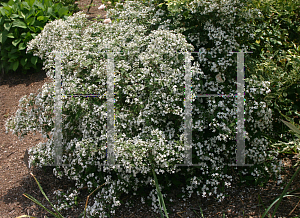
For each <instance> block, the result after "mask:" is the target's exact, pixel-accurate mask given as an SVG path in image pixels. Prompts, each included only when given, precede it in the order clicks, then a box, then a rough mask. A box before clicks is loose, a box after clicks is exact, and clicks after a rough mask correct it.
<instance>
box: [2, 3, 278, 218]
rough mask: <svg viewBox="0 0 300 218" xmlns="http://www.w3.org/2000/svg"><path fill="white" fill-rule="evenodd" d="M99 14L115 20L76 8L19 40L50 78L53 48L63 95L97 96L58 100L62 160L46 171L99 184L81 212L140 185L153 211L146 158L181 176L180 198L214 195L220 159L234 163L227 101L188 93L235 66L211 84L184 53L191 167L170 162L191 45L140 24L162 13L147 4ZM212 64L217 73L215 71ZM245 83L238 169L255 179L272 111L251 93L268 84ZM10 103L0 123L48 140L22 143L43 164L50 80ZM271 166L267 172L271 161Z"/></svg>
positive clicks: (100, 211) (210, 89) (110, 204)
mask: <svg viewBox="0 0 300 218" xmlns="http://www.w3.org/2000/svg"><path fill="white" fill-rule="evenodd" d="M109 12H110V13H109V14H110V15H111V16H112V17H113V16H115V17H118V22H112V23H111V24H110V25H104V24H103V23H90V22H89V21H88V20H87V19H86V17H85V16H86V15H85V14H83V13H81V12H79V13H76V14H74V15H73V16H72V17H69V18H68V19H67V20H66V21H62V20H56V21H53V22H51V23H48V24H47V25H46V26H45V27H44V30H43V31H42V32H41V34H39V35H38V36H37V37H36V38H35V39H34V40H32V41H31V42H30V43H28V51H33V52H34V53H35V55H37V56H39V57H41V58H42V59H44V60H45V62H44V69H45V70H47V76H48V77H50V78H52V79H54V78H55V76H54V75H55V70H54V69H55V53H54V52H53V51H61V52H63V55H62V56H61V57H60V58H61V66H62V67H61V73H62V80H63V83H62V89H63V93H64V95H71V94H75V93H76V94H77V93H82V94H95V93H96V94H98V95H99V96H98V97H96V98H95V97H91V98H84V97H73V98H69V97H64V98H62V111H63V114H62V115H63V116H62V118H63V129H62V134H63V141H62V145H63V151H64V152H63V155H62V160H63V164H67V165H65V166H60V167H56V168H55V170H54V174H55V175H56V176H57V177H59V178H60V177H61V176H62V175H65V176H67V177H68V178H69V179H71V180H74V181H76V184H75V186H76V188H77V189H80V188H83V187H84V186H87V187H88V189H89V190H90V191H92V190H93V189H95V188H96V187H97V186H98V185H101V184H103V183H104V182H106V185H105V186H103V189H101V191H99V192H98V193H97V194H95V197H94V199H95V200H94V201H93V205H89V206H88V208H87V211H88V213H89V214H90V216H91V217H105V216H107V215H108V214H114V211H115V208H116V207H117V206H119V205H120V202H119V199H118V197H117V196H118V194H119V193H128V192H129V191H132V192H133V194H136V193H137V192H138V190H139V189H140V188H141V187H144V186H151V187H152V188H153V189H152V191H151V192H150V194H149V199H150V200H151V199H152V202H153V203H152V204H153V206H152V208H153V210H154V211H156V212H157V211H158V210H159V208H158V207H157V201H158V199H157V198H156V196H155V185H154V183H153V179H152V172H151V164H153V165H154V167H155V172H156V174H158V179H159V178H164V176H166V175H171V176H172V175H175V174H178V175H179V177H180V176H183V177H184V178H187V184H186V188H184V187H182V188H183V193H186V191H185V190H187V191H188V192H187V194H188V196H184V199H186V197H190V196H191V194H192V193H193V192H194V190H196V191H197V194H198V195H201V194H202V195H203V196H206V193H208V195H212V194H214V195H216V196H217V197H218V198H219V199H220V200H222V199H223V198H224V195H223V194H222V193H221V192H220V191H219V190H218V187H220V186H221V183H223V184H225V186H228V185H230V184H231V182H232V181H233V179H234V178H232V176H231V175H230V173H229V172H228V171H227V170H226V169H227V167H226V166H225V165H226V164H232V163H234V161H235V146H236V128H235V127H236V122H237V121H236V103H235V100H234V99H235V98H226V97H208V98H199V99H198V98H196V95H197V94H201V93H202V94H203V93H204V94H211V93H217V94H228V93H235V92H236V89H235V87H236V82H234V79H233V78H235V77H236V70H235V71H233V72H231V73H227V74H224V75H223V74H221V75H219V74H218V77H217V78H219V79H218V80H219V83H218V82H217V81H216V77H215V74H213V73H212V74H208V75H204V72H203V71H202V70H201V68H200V63H201V62H200V63H199V61H197V60H195V59H194V58H193V56H190V57H189V58H190V59H191V60H194V62H193V63H192V65H191V72H192V97H193V99H192V115H193V116H192V117H193V129H192V131H193V143H192V147H193V163H194V164H198V165H200V166H199V167H197V168H195V167H191V168H187V167H178V166H175V164H183V162H184V158H185V144H184V118H185V107H184V99H185V68H184V62H185V56H184V52H186V51H193V50H194V46H192V45H191V44H189V43H188V42H187V40H186V39H185V36H184V35H182V34H180V33H178V32H177V31H171V30H167V29H165V28H164V27H162V26H161V27H160V28H158V29H157V30H151V29H150V30H149V28H150V26H151V25H152V24H153V23H155V22H156V21H157V20H159V18H158V17H157V16H160V15H161V14H163V13H160V12H159V13H157V12H155V10H154V7H153V6H146V5H144V4H142V3H140V2H130V1H129V2H126V4H124V9H123V10H118V9H111V10H109ZM155 17H156V18H155ZM152 18H153V19H152ZM155 19H156V20H155ZM163 25H164V24H163ZM227 49H229V50H231V49H233V48H232V47H229V48H227ZM108 52H114V59H113V60H114V93H115V96H114V101H115V138H114V155H115V160H116V165H114V166H111V165H108V164H105V163H106V158H105V150H106V145H107V144H106V142H107V129H106V124H107V117H108V114H107V110H108V109H107V104H106V102H107V99H106V96H105V95H106V93H107V87H106V84H107V73H108V72H107V67H108V65H107V53H108ZM224 64H225V62H220V63H218V65H224ZM213 66H215V68H216V66H217V65H213ZM216 69H218V70H221V71H222V68H216ZM211 70H212V71H214V69H213V68H212V69H211ZM220 78H222V80H221V79H220ZM225 81H226V82H225ZM246 84H247V86H246V92H245V93H246V95H245V98H246V103H245V118H246V122H245V125H246V131H245V132H246V133H245V135H246V150H247V154H246V156H247V161H251V163H254V164H255V165H254V167H252V168H250V167H249V168H246V169H245V170H244V171H243V172H245V174H251V175H253V176H254V177H257V178H259V177H261V176H263V173H264V171H263V170H261V169H260V168H259V166H260V165H261V164H262V163H263V162H264V160H265V159H266V158H267V157H269V155H270V154H269V153H268V151H267V145H268V143H267V141H266V140H265V139H264V138H263V137H262V135H261V132H268V131H270V121H271V114H272V113H271V112H270V111H269V110H268V108H266V106H265V104H264V102H263V99H262V98H261V97H259V96H260V95H261V93H265V92H268V91H269V89H268V84H261V83H259V82H257V81H255V80H249V81H246ZM227 86H228V87H229V88H228V87H227ZM234 86H235V87H234ZM203 90H205V92H204V91H203ZM224 90H225V91H224ZM19 106H20V108H21V109H19V110H18V112H17V114H16V116H15V117H12V118H10V119H9V120H8V121H7V124H6V127H7V129H12V130H13V132H14V133H21V135H22V136H23V135H26V133H27V132H29V131H36V130H39V131H40V132H41V133H42V134H43V135H44V137H48V138H49V140H48V141H47V143H40V144H39V145H37V146H35V147H33V148H31V149H30V150H29V154H30V164H31V165H35V166H42V165H44V164H48V163H50V164H52V163H53V161H54V155H53V152H54V140H53V137H52V138H50V136H49V135H48V134H49V132H50V135H53V133H54V116H53V115H54V113H53V111H54V82H53V83H47V84H45V85H44V86H43V88H42V90H41V91H40V92H39V94H38V95H36V96H35V95H34V94H32V95H30V96H29V97H27V96H25V97H23V98H22V99H21V100H20V105H19ZM246 163H247V162H246ZM274 166H275V165H274ZM272 167H273V165H272ZM263 169H265V167H263ZM271 171H272V172H274V173H277V172H278V169H277V166H275V167H273V168H272V169H271ZM188 178H189V179H188ZM159 181H164V180H163V179H162V180H160V179H159ZM167 186H169V184H161V188H162V189H164V188H165V187H167ZM76 194H77V193H73V194H71V197H72V198H74V197H75V195H76ZM57 207H59V206H57ZM60 208H64V207H62V206H60Z"/></svg>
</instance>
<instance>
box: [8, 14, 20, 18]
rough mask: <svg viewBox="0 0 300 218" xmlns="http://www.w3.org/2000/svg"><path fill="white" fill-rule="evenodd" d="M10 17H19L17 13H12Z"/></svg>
mask: <svg viewBox="0 0 300 218" xmlns="http://www.w3.org/2000/svg"><path fill="white" fill-rule="evenodd" d="M10 18H13V19H15V18H19V15H17V14H12V15H11V16H10Z"/></svg>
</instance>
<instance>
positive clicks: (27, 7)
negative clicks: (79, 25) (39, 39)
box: [0, 0, 71, 74]
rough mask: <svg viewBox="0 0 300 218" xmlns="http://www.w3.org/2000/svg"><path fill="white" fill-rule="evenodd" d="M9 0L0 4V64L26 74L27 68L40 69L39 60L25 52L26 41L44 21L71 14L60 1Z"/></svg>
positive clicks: (42, 26) (40, 28)
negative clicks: (55, 2) (0, 5)
mask: <svg viewBox="0 0 300 218" xmlns="http://www.w3.org/2000/svg"><path fill="white" fill-rule="evenodd" d="M43 2H44V4H42V0H25V1H21V0H10V1H9V2H8V3H1V4H2V7H0V46H1V60H0V67H1V68H2V69H4V71H5V73H9V71H10V70H13V71H17V70H19V71H21V72H22V73H23V74H26V73H27V71H28V70H29V69H32V68H34V69H36V70H37V69H41V66H42V60H41V59H39V58H38V57H35V56H33V55H32V53H26V46H27V43H28V42H29V41H30V40H32V39H34V38H35V37H36V36H37V35H38V34H39V33H40V32H41V31H42V30H43V28H44V26H45V24H46V23H48V22H49V21H53V20H55V19H58V18H62V19H66V18H67V17H68V16H69V15H71V13H70V12H69V11H68V8H67V7H64V6H62V4H61V3H57V4H53V3H52V0H44V1H43Z"/></svg>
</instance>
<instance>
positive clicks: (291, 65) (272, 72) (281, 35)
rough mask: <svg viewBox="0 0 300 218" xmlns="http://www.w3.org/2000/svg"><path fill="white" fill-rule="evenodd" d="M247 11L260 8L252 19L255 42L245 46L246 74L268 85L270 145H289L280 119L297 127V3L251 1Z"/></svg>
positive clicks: (299, 42)
mask: <svg viewBox="0 0 300 218" xmlns="http://www.w3.org/2000/svg"><path fill="white" fill-rule="evenodd" d="M248 7H249V8H259V10H260V16H259V17H254V18H253V21H252V25H253V26H254V27H255V32H254V35H255V38H254V40H252V41H250V42H248V45H250V47H251V51H253V52H254V53H253V54H251V55H250V56H249V59H248V61H247V62H246V65H248V67H247V68H248V70H249V74H251V75H255V77H256V78H257V79H259V80H261V81H269V82H270V89H271V92H270V93H269V94H267V95H266V96H265V100H266V102H267V104H268V106H269V107H270V108H272V110H273V113H274V117H275V119H274V120H273V129H274V131H273V134H272V135H273V136H272V138H270V140H272V141H273V142H277V141H278V140H282V141H290V140H291V139H293V138H292V135H291V134H287V132H288V131H289V129H288V128H287V127H286V126H285V125H283V123H282V122H281V121H280V119H287V120H288V121H290V122H291V123H292V124H294V125H296V126H297V123H299V121H300V114H299V109H300V100H299V99H300V98H299V97H300V73H299V70H300V47H299V46H300V38H299V35H300V26H299V23H300V2H299V1H286V0H279V1H275V0H271V1H267V2H265V1H260V0H254V1H252V3H251V4H249V5H248Z"/></svg>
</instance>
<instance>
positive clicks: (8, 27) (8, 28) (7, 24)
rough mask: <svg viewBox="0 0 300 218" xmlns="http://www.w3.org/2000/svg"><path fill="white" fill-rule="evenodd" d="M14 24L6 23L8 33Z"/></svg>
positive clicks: (5, 27)
mask: <svg viewBox="0 0 300 218" xmlns="http://www.w3.org/2000/svg"><path fill="white" fill-rule="evenodd" d="M11 25H12V23H5V24H4V29H6V30H7V31H9V30H10V28H11Z"/></svg>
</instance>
